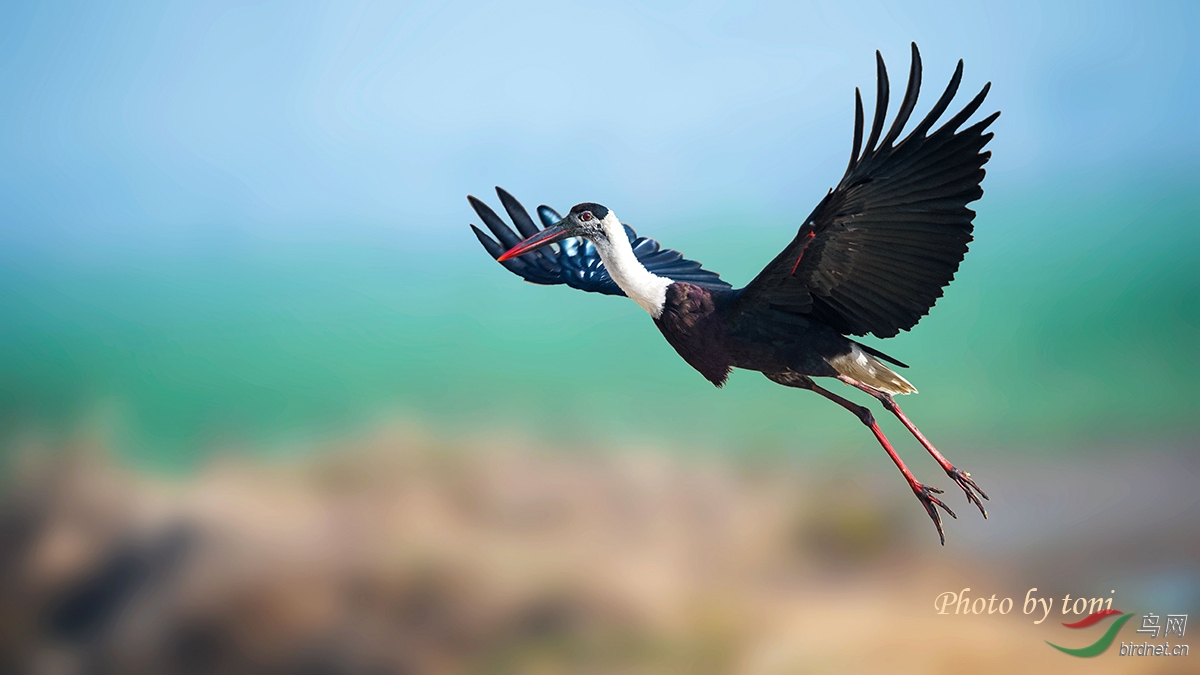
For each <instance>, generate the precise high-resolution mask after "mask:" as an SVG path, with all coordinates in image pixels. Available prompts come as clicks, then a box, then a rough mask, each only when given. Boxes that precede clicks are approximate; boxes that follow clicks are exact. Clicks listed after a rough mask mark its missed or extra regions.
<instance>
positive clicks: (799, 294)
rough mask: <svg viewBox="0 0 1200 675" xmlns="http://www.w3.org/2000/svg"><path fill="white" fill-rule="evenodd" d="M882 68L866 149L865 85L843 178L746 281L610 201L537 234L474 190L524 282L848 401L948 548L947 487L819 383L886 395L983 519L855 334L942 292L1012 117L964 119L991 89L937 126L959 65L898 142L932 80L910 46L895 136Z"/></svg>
mask: <svg viewBox="0 0 1200 675" xmlns="http://www.w3.org/2000/svg"><path fill="white" fill-rule="evenodd" d="M875 63H876V71H877V73H876V80H877V91H876V98H875V113H874V117H873V120H872V123H871V128H870V132H869V134H868V135H867V139H866V144H865V146H864V145H863V131H864V120H863V104H862V95H861V93H860V92H859V91H858V89H855V96H854V102H855V110H854V141H853V149H852V150H851V153H850V163H849V165H848V166H847V168H846V173H845V175H844V176H842V180H841V181H840V182H839V183H838V185H837V187H835V188H833V189H832V190H830V191H829V193H828V194H827V195H825V198H824V199H822V200H821V202H820V203H819V204H817V207H816V209H814V210H813V212H812V214H811V215H809V216H808V218H806V219H804V221H803V222H802V223H801V225H800V228H799V232H797V234H796V237H795V238H794V239H793V240H792V242H791V243H790V244H788V245H787V247H786V248H784V249H783V251H782V252H781V253H780V254H779V255H777V256H775V258H774V259H773V260H772V261H771V262H770V263H768V264H767V266H766V267H764V268H763V270H762V271H761V272H759V273H758V276H756V277H755V278H754V279H753V280H752V281H751V282H750V283H749V284H748V285H746V287H744V288H740V289H735V288H733V286H731V285H730V284H728V283H727V282H725V281H724V280H722V279H721V278H720V276H718V275H717V274H716V273H714V272H711V271H709V270H705V269H703V268H702V267H701V265H700V263H697V262H694V261H692V260H688V259H686V258H684V257H683V256H682V255H680V254H679V253H678V252H676V251H673V250H670V249H662V248H660V246H659V244H658V242H657V241H655V240H653V239H648V238H646V237H639V236H637V235H636V233H635V232H634V231H633V230H632V229H631V228H630V227H629V226H627V225H624V224H622V223H621V221H620V220H618V219H617V216H616V214H614V213H613V211H612V209H610V208H607V207H605V206H601V205H600V204H595V203H592V202H585V203H582V204H577V205H576V206H574V207H572V208H571V210H570V211H569V212H568V213H567V215H566V216H565V217H564V216H561V215H559V213H558V212H556V211H555V210H554V209H551V208H550V207H547V206H540V207H538V210H537V213H538V216H539V219H540V220H541V221H542V227H540V228H539V227H538V226H537V225H536V224H535V223H534V221H533V219H532V218H531V217H530V216H529V213H528V212H527V211H526V210H525V208H524V207H523V206H521V204H520V203H519V202H518V201H517V200H516V199H514V198H513V197H512V196H511V195H510V194H508V193H507V192H505V191H504V190H502V189H500V188H496V192H497V194H498V195H499V198H500V203H501V204H502V205H503V207H504V210H505V211H506V212H507V213H508V215H509V217H510V218H511V219H512V223H513V226H515V228H516V230H515V231H514V230H513V229H512V228H510V227H509V226H508V225H507V224H506V223H505V222H504V221H503V220H502V219H501V218H500V217H499V216H498V215H497V214H496V213H495V212H494V211H493V210H492V209H491V208H489V207H488V206H487V205H486V204H484V203H483V202H481V201H480V200H478V199H476V198H475V197H468V200H469V201H470V203H471V206H472V207H473V208H474V210H475V212H476V213H477V214H478V215H479V217H480V218H481V219H482V220H483V224H484V225H485V226H486V227H487V228H488V230H490V231H491V233H492V234H493V235H494V236H495V237H496V238H495V239H492V238H491V237H489V236H488V235H486V234H484V233H483V232H482V231H480V229H479V228H477V227H475V226H474V225H472V226H471V229H472V230H474V232H475V235H476V236H477V237H478V238H479V242H480V243H481V244H483V247H484V248H485V249H486V250H487V252H488V253H489V254H491V256H492V257H493V258H495V259H496V260H497V261H499V262H500V264H502V265H503V266H504V267H505V268H506V269H508V270H509V271H510V272H513V273H515V274H517V275H518V276H520V277H523V278H524V279H525V280H526V281H530V282H532V283H535V284H567V285H568V286H571V287H573V288H578V289H580V290H584V291H590V292H595V293H605V294H608V295H625V296H628V297H629V298H630V299H632V300H633V301H634V302H636V303H637V304H638V305H640V306H641V307H642V308H643V309H645V310H646V311H647V312H648V313H649V314H650V316H651V317H652V318H653V319H654V323H655V325H657V326H658V329H659V330H660V331H661V332H662V334H663V337H665V338H666V339H667V342H669V343H670V344H671V346H672V347H674V348H675V350H676V351H677V352H678V353H679V355H680V356H682V357H683V359H684V360H685V361H686V362H687V363H688V364H689V365H691V366H692V367H693V368H695V369H696V370H697V371H699V372H700V374H701V375H703V376H704V377H705V378H707V379H708V380H709V381H710V382H712V383H713V384H714V385H716V386H718V387H720V386H721V385H723V384H724V383H725V380H726V378H727V377H728V376H729V373H730V371H731V370H732V369H733V368H742V369H745V370H756V371H758V372H761V373H762V374H763V375H765V376H766V377H767V378H768V379H770V380H771V381H773V382H776V383H779V384H782V385H784V386H788V387H796V388H799V389H807V390H809V391H812V392H815V393H817V394H820V395H821V396H823V397H825V398H827V399H829V400H830V401H833V402H834V403H836V404H838V405H840V406H842V407H843V408H845V409H846V410H849V411H850V412H851V413H853V414H854V415H855V416H856V417H858V419H859V420H860V421H862V423H863V424H865V425H866V426H867V427H868V428H869V429H870V430H871V432H872V433H873V434H874V435H875V438H876V439H878V441H879V443H880V444H881V445H882V446H883V449H884V450H885V451H886V452H887V454H888V456H889V457H891V459H892V461H893V462H895V464H896V466H897V468H899V469H900V473H901V474H903V476H904V479H905V480H906V481H908V485H909V487H910V488H911V489H912V491H913V494H914V495H916V497H917V499H918V500H920V502H921V504H922V505H923V506H924V507H925V511H926V512H927V513H928V514H929V517H930V518H931V519H932V520H933V523H934V526H935V527H936V528H937V531H938V536H939V537H940V539H941V542H942V545H945V543H946V536H945V532H944V531H943V529H942V518H941V516H940V514H939V512H938V509H939V508H941V509H943V510H945V512H946V513H947V514H949V515H950V516H951V517H954V518H957V517H958V516H956V515H955V514H954V511H953V510H951V509H950V507H948V506H946V504H945V503H944V502H943V501H942V500H941V499H939V498H938V497H937V495H940V494H943V491H942V490H939V489H937V488H935V487H932V486H929V485H926V484H924V483H922V482H920V481H918V480H917V479H916V477H915V476H913V474H912V472H911V471H909V469H908V467H906V466H905V465H904V462H903V461H902V460H901V459H900V456H899V455H898V454H897V453H896V450H895V449H894V448H893V447H892V444H891V443H890V442H889V441H888V439H887V437H886V436H884V435H883V432H882V431H880V429H879V425H878V424H876V422H875V418H874V416H873V415H872V413H871V411H870V410H869V409H868V408H866V407H865V406H861V405H858V404H857V403H854V402H852V401H850V400H848V399H846V398H843V397H842V396H839V395H838V394H835V393H833V392H831V391H829V390H827V389H824V388H823V387H821V386H820V385H818V384H817V383H816V381H815V379H814V378H835V379H838V380H840V381H842V382H843V383H845V384H847V385H849V386H852V387H855V388H857V389H860V390H862V391H864V392H866V393H868V394H870V395H871V396H873V397H874V398H876V399H878V400H879V401H880V402H881V403H882V404H883V407H884V408H885V409H887V410H888V411H889V412H890V413H892V414H893V415H895V416H896V417H897V418H899V420H900V422H901V423H903V424H904V426H905V427H906V428H907V429H908V430H909V432H911V433H912V435H913V436H915V437H916V439H917V441H918V442H920V444H921V445H922V446H924V448H925V449H926V450H927V451H928V452H929V454H930V455H932V456H933V458H934V459H935V460H936V461H937V462H938V464H940V465H941V467H942V469H944V470H945V472H946V474H947V475H948V476H949V477H950V479H951V480H953V481H954V482H955V483H956V484H957V485H958V486H959V487H960V488H962V490H963V492H964V493H966V497H967V500H968V502H969V503H971V504H974V505H975V506H977V507H978V508H979V511H980V512H981V513H982V514H983V517H984V518H987V511H986V510H985V509H984V506H983V502H982V501H981V498H982V499H984V500H986V499H988V496H987V494H985V493H984V492H983V490H981V489H979V486H978V485H976V484H975V481H974V480H973V479H972V478H971V474H970V473H968V472H966V471H962V470H960V469H959V468H957V467H955V466H954V465H953V464H951V463H950V462H949V461H948V460H947V459H946V458H945V457H944V456H943V455H942V454H941V453H940V452H938V451H937V449H936V448H934V446H933V444H931V443H930V442H929V440H928V439H926V438H925V436H924V435H923V434H922V433H921V432H920V431H919V430H918V429H917V427H916V426H915V425H914V424H913V423H912V422H911V421H910V420H909V419H908V417H907V416H906V415H905V414H904V412H903V411H902V410H901V409H900V406H899V405H897V403H896V399H895V397H896V396H897V395H899V394H912V393H916V391H917V390H916V388H915V387H913V385H912V384H910V383H909V382H908V380H906V379H904V378H903V377H901V376H900V375H899V374H898V373H896V372H895V371H894V370H892V368H890V367H889V366H888V365H887V364H891V365H892V366H898V367H902V368H906V367H907V366H906V365H905V364H903V363H901V362H900V361H897V360H896V359H894V358H892V357H890V356H888V355H886V354H884V353H883V352H880V351H878V350H876V349H874V348H872V347H869V346H867V345H864V344H861V343H859V342H856V341H855V340H854V339H852V338H851V337H849V336H865V335H867V334H871V335H874V336H876V337H879V338H890V337H894V336H895V335H897V334H898V333H899V332H900V331H905V330H909V329H910V328H912V327H913V326H915V325H916V324H917V322H918V321H920V320H921V317H922V316H925V315H926V314H927V313H928V312H929V309H930V308H931V307H933V304H934V303H935V302H936V301H937V299H938V298H939V297H941V296H942V289H943V288H944V287H945V286H946V285H947V284H949V283H950V281H951V280H952V279H953V278H954V273H955V272H956V271H957V270H958V266H959V263H961V262H962V260H963V256H964V255H965V254H966V252H967V245H968V243H970V242H971V240H972V234H971V233H972V229H973V225H972V220H973V219H974V217H975V212H974V211H972V210H971V209H969V208H967V204H969V203H971V202H973V201H975V200H977V199H979V198H980V197H982V196H983V189H982V188H981V187H980V183H981V182H982V181H983V177H984V173H985V172H984V169H983V165H984V164H986V163H987V161H988V158H989V157H990V156H991V152H985V151H983V148H984V146H985V145H987V143H988V141H990V140H991V138H992V133H991V132H986V130H987V128H988V127H989V126H990V125H991V124H992V122H993V121H995V119H996V118H997V117H998V116H999V115H1000V113H999V112H996V113H993V114H991V115H989V116H987V117H986V118H984V119H983V120H981V121H979V122H977V123H975V124H973V125H971V126H968V127H966V128H962V127H963V125H964V123H966V121H967V120H968V118H970V117H971V115H972V114H974V113H975V111H976V110H977V109H978V108H979V107H980V105H981V104H982V103H983V100H984V98H985V97H986V96H987V93H988V90H989V88H990V87H991V83H990V82H989V83H988V84H987V85H985V86H984V87H983V90H982V91H980V92H979V93H978V94H977V95H976V96H975V98H973V99H971V101H970V102H969V103H968V104H967V105H966V106H965V107H964V108H962V110H960V111H959V112H958V113H957V114H955V115H954V116H953V117H951V118H950V119H948V120H946V121H945V123H943V124H941V125H940V126H938V127H937V128H936V129H934V125H935V124H937V122H938V120H939V118H941V116H942V114H943V113H945V112H946V109H947V108H948V107H949V105H950V102H951V100H952V99H953V98H954V96H955V94H956V93H957V91H958V86H959V83H960V81H961V80H962V72H963V62H962V61H961V60H960V61H959V62H958V67H957V69H956V70H955V71H954V75H953V77H951V78H950V83H949V85H948V86H947V87H946V90H945V91H944V92H943V93H942V95H941V98H939V99H938V100H937V102H936V103H935V104H934V105H933V108H932V109H931V110H930V111H929V112H928V113H927V114H926V115H925V117H924V118H923V119H922V120H921V121H920V122H919V123H918V124H917V125H916V126H915V127H914V128H913V129H912V131H910V132H909V133H908V135H907V136H905V137H904V138H903V139H901V138H900V134H901V132H902V131H903V129H904V127H905V125H906V124H907V123H908V121H909V117H910V116H911V115H912V113H913V110H914V108H915V107H916V104H917V93H918V91H919V89H920V87H921V56H920V53H919V52H918V51H917V46H916V44H913V45H912V65H911V67H910V69H909V74H908V87H907V89H906V90H905V92H904V98H903V99H902V100H901V102H900V108H899V111H898V112H897V113H896V117H895V119H894V120H893V121H892V123H891V125H890V126H889V127H888V128H887V129H886V132H885V129H884V127H885V122H886V117H887V106H888V76H887V69H886V67H885V66H884V62H883V56H882V55H881V54H880V53H879V52H878V51H877V52H875Z"/></svg>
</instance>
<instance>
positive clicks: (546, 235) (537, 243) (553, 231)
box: [496, 225, 571, 262]
mask: <svg viewBox="0 0 1200 675" xmlns="http://www.w3.org/2000/svg"><path fill="white" fill-rule="evenodd" d="M570 236H571V234H570V233H569V232H567V230H566V228H564V227H563V226H562V225H551V226H550V227H547V228H546V229H544V230H542V231H541V232H538V233H537V234H535V235H533V236H532V237H530V238H528V239H526V240H525V241H523V242H521V243H519V244H517V245H516V246H514V247H512V248H510V249H508V250H507V251H505V252H504V253H503V254H501V256H500V257H499V258H496V260H498V261H500V262H504V261H505V260H509V259H512V258H515V257H517V256H519V255H524V254H526V253H529V252H530V251H533V250H536V249H539V248H541V247H543V246H546V245H548V244H553V243H554V242H556V241H561V240H563V239H566V238H567V237H570Z"/></svg>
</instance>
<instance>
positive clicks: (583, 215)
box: [579, 211, 592, 223]
mask: <svg viewBox="0 0 1200 675" xmlns="http://www.w3.org/2000/svg"><path fill="white" fill-rule="evenodd" d="M579 219H580V220H582V221H583V222H585V223H586V222H587V221H589V220H591V219H592V213H591V212H590V211H584V212H583V213H581V214H579Z"/></svg>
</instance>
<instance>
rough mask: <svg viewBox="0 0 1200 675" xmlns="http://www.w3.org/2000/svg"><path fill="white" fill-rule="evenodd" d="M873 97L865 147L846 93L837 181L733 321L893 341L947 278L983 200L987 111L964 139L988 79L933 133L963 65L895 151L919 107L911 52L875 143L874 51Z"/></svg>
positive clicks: (883, 82) (883, 98) (882, 104)
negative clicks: (805, 319) (773, 320)
mask: <svg viewBox="0 0 1200 675" xmlns="http://www.w3.org/2000/svg"><path fill="white" fill-rule="evenodd" d="M875 57H876V65H877V71H878V73H877V75H878V95H877V97H876V102H875V118H874V122H873V124H872V125H871V133H870V136H869V137H868V139H867V145H866V149H865V150H863V151H862V154H861V155H860V154H859V149H860V147H861V145H862V136H863V105H862V96H861V95H860V94H859V92H858V90H857V89H856V90H855V120H854V150H853V151H852V152H851V154H850V164H849V166H848V167H847V169H846V175H845V176H844V177H843V178H842V180H841V182H840V183H838V186H837V188H835V189H833V190H830V192H829V194H828V195H826V196H825V198H824V199H823V200H821V203H820V204H819V205H818V206H817V208H816V210H814V211H813V212H812V215H810V216H809V217H808V219H807V220H805V221H804V224H803V225H802V226H801V227H800V231H799V233H798V234H797V235H796V238H795V239H794V240H793V241H792V243H791V244H789V245H788V247H787V248H785V249H784V250H783V252H782V253H780V254H779V255H778V256H776V257H775V259H774V260H772V261H771V263H770V264H769V265H767V266H766V268H764V269H763V271H762V272H760V273H759V275H758V276H757V277H755V278H754V280H753V281H751V282H750V284H749V285H748V286H746V288H745V289H743V290H742V292H741V294H740V295H739V298H738V306H739V309H741V313H742V315H743V316H749V315H753V314H755V313H756V311H758V310H766V309H768V308H769V309H774V310H783V311H785V312H789V313H793V314H806V315H808V316H811V317H813V318H815V319H817V320H819V321H822V322H824V323H827V324H829V325H831V326H833V327H834V328H836V329H837V330H838V331H840V332H842V333H844V334H852V335H866V334H867V333H873V334H874V335H876V336H878V337H892V336H894V335H896V334H897V333H899V332H900V331H902V330H908V329H909V328H912V327H913V326H914V325H916V323H917V321H919V320H920V319H921V317H922V316H924V315H925V314H926V313H928V311H929V309H930V308H931V307H932V306H933V304H934V302H936V301H937V299H938V298H939V297H941V296H942V288H943V287H945V286H946V284H948V283H950V280H951V279H953V278H954V273H955V272H956V271H957V270H958V265H959V263H960V262H962V259H963V256H964V255H965V254H966V252H967V244H968V243H969V242H970V241H971V239H972V236H971V231H972V224H971V221H972V219H973V218H974V217H975V212H974V211H972V210H971V209H968V208H967V204H969V203H970V202H973V201H975V200H976V199H979V198H980V197H982V196H983V189H982V188H981V187H980V182H981V181H982V180H983V176H984V170H983V168H982V167H983V165H984V164H985V163H986V162H987V161H988V158H989V157H990V156H991V153H990V152H981V151H982V149H983V146H984V145H986V144H987V142H988V141H989V140H991V138H992V134H991V133H984V130H985V129H987V127H988V126H989V125H990V124H991V123H992V122H993V121H994V120H995V119H996V117H998V116H999V115H1000V113H999V112H997V113H994V114H992V115H990V116H988V117H987V118H985V119H984V120H982V121H981V122H979V123H977V124H975V125H973V126H970V127H968V128H966V129H963V130H962V131H959V130H958V129H959V127H960V126H962V124H963V123H964V122H965V121H966V120H967V118H969V117H970V116H971V115H972V114H973V113H974V112H975V111H976V110H977V109H978V108H979V106H980V105H981V104H982V103H983V99H984V97H985V96H987V92H988V89H989V87H990V86H991V83H989V84H988V85H987V86H984V88H983V90H982V91H980V92H979V94H978V95H977V96H975V98H974V99H972V100H971V102H970V103H968V104H967V106H966V107H965V108H963V109H962V111H960V112H959V113H958V114H957V115H955V116H954V117H952V118H951V119H950V120H948V121H947V122H946V123H945V124H943V125H942V126H941V127H940V128H939V129H937V130H936V131H934V132H933V133H927V132H928V131H929V129H930V128H932V127H933V125H934V123H935V122H937V120H938V118H939V117H940V116H941V115H942V113H943V112H945V111H946V108H947V107H948V106H949V105H950V101H951V99H953V98H954V94H955V93H956V92H957V91H958V85H959V82H960V81H961V79H962V68H963V64H962V61H959V62H958V69H957V70H955V71H954V77H952V78H951V80H950V84H949V86H947V87H946V91H945V93H943V94H942V97H941V98H940V99H938V102H937V103H936V104H934V106H933V109H932V110H930V111H929V114H928V115H926V116H925V118H924V119H923V120H922V121H921V122H920V124H918V125H917V126H916V128H914V129H913V131H912V132H911V133H910V134H909V135H908V136H907V137H905V138H904V140H902V141H900V142H899V143H896V144H895V145H893V142H895V141H896V139H897V138H898V137H899V135H900V132H901V130H903V128H904V125H905V123H907V122H908V118H909V116H910V115H911V114H912V112H913V108H914V107H915V106H916V103H917V91H918V90H919V89H920V87H921V56H920V54H919V53H918V52H917V45H916V44H913V46H912V68H911V69H910V71H909V76H908V89H907V91H906V92H905V94H904V100H903V101H902V102H901V103H900V110H899V112H898V113H897V114H896V119H895V121H894V122H893V123H892V126H891V128H890V129H889V130H888V132H887V134H886V135H885V136H883V140H882V142H880V143H879V145H878V146H876V142H877V141H879V140H880V136H881V135H882V134H883V125H884V121H885V118H886V116H887V103H888V78H887V70H886V68H885V67H884V64H883V57H882V56H881V55H880V54H879V52H875Z"/></svg>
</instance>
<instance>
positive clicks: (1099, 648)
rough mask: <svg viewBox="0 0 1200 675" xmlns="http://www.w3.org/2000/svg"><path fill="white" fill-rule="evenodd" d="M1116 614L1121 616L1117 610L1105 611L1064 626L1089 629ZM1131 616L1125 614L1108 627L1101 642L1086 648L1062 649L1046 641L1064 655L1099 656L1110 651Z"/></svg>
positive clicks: (1101, 637)
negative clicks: (1118, 633)
mask: <svg viewBox="0 0 1200 675" xmlns="http://www.w3.org/2000/svg"><path fill="white" fill-rule="evenodd" d="M1116 614H1121V611H1120V610H1117V609H1104V610H1100V611H1099V612H1092V613H1091V614H1089V615H1087V616H1086V617H1084V618H1083V619H1081V620H1079V621H1076V622H1075V623H1064V624H1063V625H1064V626H1066V627H1067V628H1087V627H1089V626H1094V625H1096V624H1098V623H1100V622H1101V621H1104V620H1105V619H1107V618H1108V617H1110V616H1113V615H1116ZM1131 616H1133V615H1132V614H1123V615H1122V616H1121V618H1119V619H1117V620H1116V621H1114V622H1113V624H1112V625H1111V626H1109V627H1108V630H1106V631H1104V635H1101V636H1100V639H1099V640H1096V641H1095V642H1093V643H1092V644H1090V645H1088V646H1086V647H1079V648H1078V649H1072V648H1070V647H1060V646H1058V645H1056V644H1054V643H1053V642H1051V641H1049V640H1046V644H1048V645H1050V646H1051V647H1054V648H1055V649H1057V650H1058V651H1060V652H1062V653H1064V654H1070V655H1071V656H1078V657H1081V658H1087V657H1091V656H1099V655H1100V654H1103V653H1104V650H1106V649H1108V648H1109V646H1111V645H1112V643H1113V640H1116V639H1117V632H1118V631H1120V630H1121V626H1124V625H1125V622H1126V621H1128V620H1129V617H1131Z"/></svg>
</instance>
